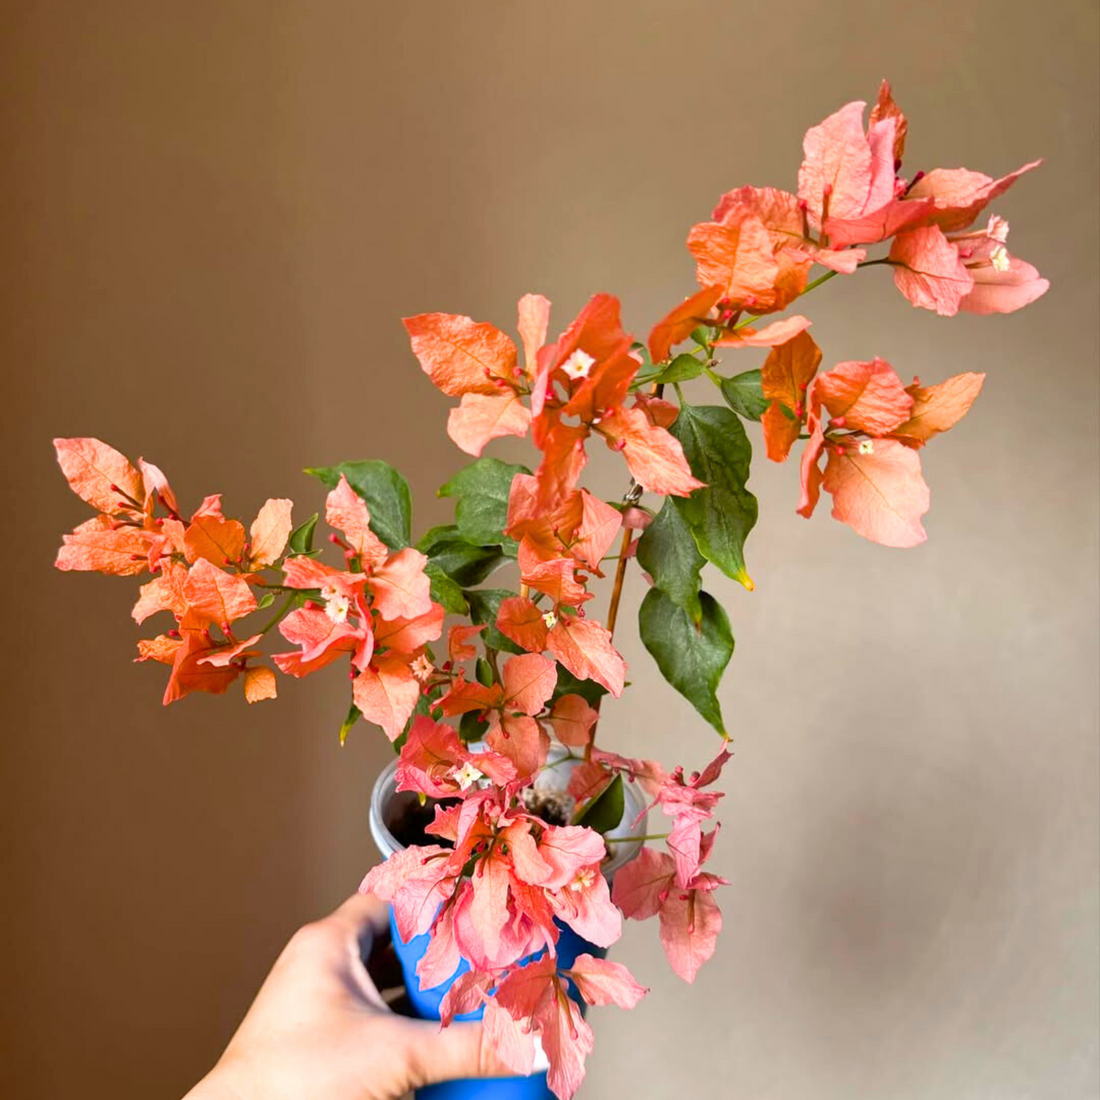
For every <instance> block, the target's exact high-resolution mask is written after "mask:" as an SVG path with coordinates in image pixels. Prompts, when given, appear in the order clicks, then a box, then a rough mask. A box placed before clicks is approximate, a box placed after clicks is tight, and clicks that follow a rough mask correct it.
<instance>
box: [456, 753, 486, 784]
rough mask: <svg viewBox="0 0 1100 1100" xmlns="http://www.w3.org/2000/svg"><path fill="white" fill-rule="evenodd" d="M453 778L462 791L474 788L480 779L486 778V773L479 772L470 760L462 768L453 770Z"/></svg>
mask: <svg viewBox="0 0 1100 1100" xmlns="http://www.w3.org/2000/svg"><path fill="white" fill-rule="evenodd" d="M451 778H452V779H453V780H454V781H455V782H456V783H457V784H458V786H459V788H460V789H461V790H466V789H467V788H469V787H472V786H473V785H474V784H475V783H476V782H477V781H478V780H479V779H484V778H485V773H484V772H479V771H478V770H477V768H475V767H474V766H473V764H471V763H470V761H469V760H467V761H466V763H465V764H463V765H462V767H461V768H453V769H452V770H451Z"/></svg>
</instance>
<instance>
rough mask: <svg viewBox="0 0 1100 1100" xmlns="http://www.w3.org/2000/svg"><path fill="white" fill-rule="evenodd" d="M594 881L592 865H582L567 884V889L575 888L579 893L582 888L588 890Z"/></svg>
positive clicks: (594, 870) (594, 874)
mask: <svg viewBox="0 0 1100 1100" xmlns="http://www.w3.org/2000/svg"><path fill="white" fill-rule="evenodd" d="M595 881H596V869H595V868H594V867H582V868H581V869H580V870H579V871H578V872H577V875H576V878H574V879H573V881H572V882H571V883H570V884H569V889H570V890H575V891H576V892H577V893H578V894H579V893H580V892H581V891H582V890H590V889H591V888H592V884H593V883H594V882H595Z"/></svg>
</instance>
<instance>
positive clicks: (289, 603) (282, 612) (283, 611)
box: [259, 590, 301, 634]
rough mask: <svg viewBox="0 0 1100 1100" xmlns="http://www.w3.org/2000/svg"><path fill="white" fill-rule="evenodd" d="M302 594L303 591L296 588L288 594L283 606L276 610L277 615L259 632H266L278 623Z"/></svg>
mask: <svg viewBox="0 0 1100 1100" xmlns="http://www.w3.org/2000/svg"><path fill="white" fill-rule="evenodd" d="M300 595H301V592H299V591H297V590H295V591H294V592H291V594H290V595H289V596H287V598H286V600H285V601H284V602H283V606H282V607H280V608H279V610H278V611H276V612H275V616H274V618H273V619H272V620H271V622H269V623H268V624H267V625H266V626H265V627H264V628H263V630H261V631H259V633H260V634H266V633H267V632H268V631H269V630H270V629H271V628H272V627H273V626H274V625H275V624H276V623H278V622H279V621H280V620H282V618H283V617H284V616H285V615H286V613H287V612H288V611H289V610H290V609H291V607H292V606H293V604H294V602H295V600H297V599H298V597H299V596H300Z"/></svg>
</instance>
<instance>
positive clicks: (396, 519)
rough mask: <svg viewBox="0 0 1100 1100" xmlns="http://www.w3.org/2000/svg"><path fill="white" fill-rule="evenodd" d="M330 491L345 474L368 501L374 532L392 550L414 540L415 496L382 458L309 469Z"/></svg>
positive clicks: (403, 480) (354, 487) (399, 548)
mask: <svg viewBox="0 0 1100 1100" xmlns="http://www.w3.org/2000/svg"><path fill="white" fill-rule="evenodd" d="M306 473H307V474H312V475H313V476H314V477H315V478H317V479H318V480H320V481H321V482H322V483H323V484H324V485H327V486H328V487H329V488H330V489H335V488H336V486H337V484H338V483H339V481H340V475H341V474H343V475H344V476H345V477H346V478H347V479H348V484H349V485H350V486H351V487H352V488H353V489H354V490H355V491H356V492H357V493H358V494H359V495H360V496H361V497H362V498H363V499H364V500H365V501H366V502H367V508H368V509H369V511H370V525H371V530H372V531H374V533H375V534H376V535H377V536H378V537H379V538H380V539H381V540H382V541H383V542H384V543H385V544H386V545H387V546H388V547H389V548H390V549H391V550H401V549H404V547H406V546H408V545H409V543H410V542H411V541H412V530H411V523H412V496H411V494H410V493H409V484H408V482H407V481H406V480H405V479H404V478H403V477H402V476H401V475H400V474H399V473H398V472H397V471H396V470H395V469H394V468H393V467H392V466H391V465H390V464H389V463H388V462H383V461H382V460H381V459H368V460H365V461H363V462H341V463H340V465H339V466H324V467H317V468H312V469H307V470H306Z"/></svg>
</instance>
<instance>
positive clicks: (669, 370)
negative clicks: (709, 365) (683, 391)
mask: <svg viewBox="0 0 1100 1100" xmlns="http://www.w3.org/2000/svg"><path fill="white" fill-rule="evenodd" d="M703 366H704V364H703V361H702V360H701V359H696V357H695V356H694V355H688V354H687V352H684V353H683V354H682V355H677V356H676V358H675V359H673V360H672V362H671V363H669V365H668V366H667V367H665V369H664V370H663V371H661V373H660V374H659V375H658V376H657V378H656V379H655V381H657V382H690V381H691V380H692V379H693V378H698V377H699V375H701V374H702V373H703Z"/></svg>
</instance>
